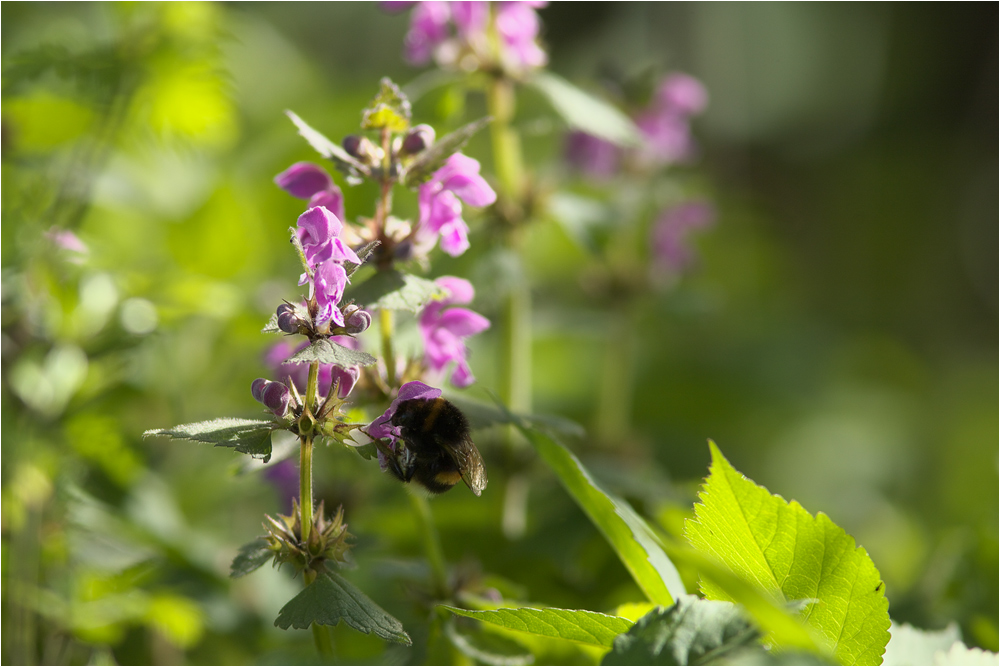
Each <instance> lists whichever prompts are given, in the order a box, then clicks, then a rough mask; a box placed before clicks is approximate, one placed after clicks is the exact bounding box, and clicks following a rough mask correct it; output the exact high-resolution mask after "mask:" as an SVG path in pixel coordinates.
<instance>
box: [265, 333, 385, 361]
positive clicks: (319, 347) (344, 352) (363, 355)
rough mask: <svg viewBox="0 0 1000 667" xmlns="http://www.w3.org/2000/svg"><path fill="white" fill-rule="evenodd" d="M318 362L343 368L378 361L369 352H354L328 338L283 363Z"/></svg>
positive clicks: (319, 340)
mask: <svg viewBox="0 0 1000 667" xmlns="http://www.w3.org/2000/svg"><path fill="white" fill-rule="evenodd" d="M314 361H318V362H319V363H321V364H337V365H338V366H341V367H343V368H347V367H348V366H371V365H372V364H374V363H375V362H376V361H377V359H375V357H373V356H372V355H370V354H368V353H367V352H362V351H361V350H352V349H351V348H349V347H344V346H343V345H340V344H339V343H334V342H333V341H332V340H329V339H328V338H320V339H318V340H315V341H313V342H312V343H311V344H310V345H309V347H306V348H304V349H302V350H299V351H298V352H296V353H295V354H293V355H292V356H291V357H289V358H288V359H286V360H285V361H283V362H282V363H285V364H308V363H312V362H314Z"/></svg>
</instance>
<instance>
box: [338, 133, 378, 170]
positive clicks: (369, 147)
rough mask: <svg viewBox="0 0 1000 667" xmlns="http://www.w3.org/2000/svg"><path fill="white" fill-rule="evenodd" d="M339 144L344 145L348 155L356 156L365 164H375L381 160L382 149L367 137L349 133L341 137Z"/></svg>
mask: <svg viewBox="0 0 1000 667" xmlns="http://www.w3.org/2000/svg"><path fill="white" fill-rule="evenodd" d="M340 145H341V146H343V147H344V150H345V151H347V153H348V155H350V156H351V157H356V158H357V159H359V160H361V161H362V162H364V163H365V164H368V165H377V164H379V163H380V162H381V161H382V156H383V152H382V149H381V148H379V147H378V146H376V145H375V144H373V143H372V141H371V140H370V139H369V138H368V137H364V136H361V135H358V134H349V135H347V136H346V137H344V138H343V140H342V141H341V142H340Z"/></svg>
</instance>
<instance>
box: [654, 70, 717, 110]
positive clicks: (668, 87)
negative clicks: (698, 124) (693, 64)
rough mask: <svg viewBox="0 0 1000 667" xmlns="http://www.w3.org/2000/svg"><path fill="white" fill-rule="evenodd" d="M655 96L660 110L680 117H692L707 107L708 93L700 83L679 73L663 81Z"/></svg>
mask: <svg viewBox="0 0 1000 667" xmlns="http://www.w3.org/2000/svg"><path fill="white" fill-rule="evenodd" d="M656 95H657V99H658V100H659V102H660V105H661V106H662V108H664V109H670V110H672V111H674V112H675V113H677V114H679V115H682V116H694V115H696V114H699V113H701V112H702V111H704V110H705V107H706V106H708V91H707V90H705V86H704V85H702V83H701V81H699V80H698V79H696V78H694V77H693V76H689V75H687V74H682V73H680V72H675V73H673V74H671V75H669V76H668V77H667V78H666V79H664V80H663V83H661V84H660V88H659V90H657V93H656Z"/></svg>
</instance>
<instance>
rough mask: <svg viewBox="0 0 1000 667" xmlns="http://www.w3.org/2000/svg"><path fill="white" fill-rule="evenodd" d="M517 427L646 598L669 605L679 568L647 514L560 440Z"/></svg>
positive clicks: (678, 584)
mask: <svg viewBox="0 0 1000 667" xmlns="http://www.w3.org/2000/svg"><path fill="white" fill-rule="evenodd" d="M518 428H520V430H521V432H522V433H523V434H524V436H525V437H526V438H527V439H528V441H529V442H530V443H531V444H532V445H533V446H534V448H535V450H536V451H537V452H538V453H539V455H540V456H541V457H542V458H543V459H544V460H545V462H546V463H547V464H548V465H549V467H550V468H552V470H553V471H554V472H555V473H556V475H557V476H558V477H559V481H560V482H562V485H563V487H564V488H565V489H566V490H567V491H568V492H569V494H570V495H571V496H573V499H574V500H575V501H576V503H577V505H579V506H580V508H581V509H583V511H584V512H585V513H586V514H587V516H588V517H590V520H591V521H593V522H594V525H595V526H597V529H598V530H600V531H601V533H602V534H603V535H604V538H605V539H606V540H607V541H608V542H609V543H610V544H611V547H612V548H613V549H614V550H615V552H616V553H617V554H618V558H619V559H620V560H621V562H622V564H624V565H625V568H626V569H627V570H628V571H629V574H631V575H632V578H633V579H634V580H635V583H637V584H638V585H639V588H640V589H641V590H642V592H643V593H644V594H645V595H646V597H647V598H648V599H649V601H650V602H654V603H656V604H661V605H664V606H667V605H671V604H673V602H674V597H675V596H678V595H683V594H684V593H685V590H684V583H683V582H682V581H681V577H680V575H679V574H678V573H677V569H676V568H675V567H674V564H673V563H671V562H670V559H669V558H667V555H666V554H665V553H664V552H663V549H662V548H661V547H660V545H659V543H658V541H657V538H656V536H655V535H654V533H653V531H652V530H651V529H650V527H649V525H647V524H646V522H645V520H643V518H642V517H640V516H639V515H638V514H636V512H635V510H633V509H632V507H631V506H630V505H629V504H628V503H627V502H625V500H623V499H621V498H618V497H617V496H615V495H613V494H611V493H608V492H606V491H604V490H603V489H602V488H601V486H600V485H599V484H598V483H597V481H596V480H595V479H594V478H593V477H591V475H590V473H589V472H588V471H587V469H586V468H584V467H583V464H582V463H580V460H579V459H577V458H576V456H574V455H573V454H572V453H571V452H570V451H569V450H568V449H566V447H565V446H564V445H563V444H562V443H560V442H558V441H557V440H555V439H554V438H553V437H551V436H548V435H545V434H543V433H541V432H540V431H538V430H534V429H528V428H525V427H524V426H523V425H522V424H519V425H518Z"/></svg>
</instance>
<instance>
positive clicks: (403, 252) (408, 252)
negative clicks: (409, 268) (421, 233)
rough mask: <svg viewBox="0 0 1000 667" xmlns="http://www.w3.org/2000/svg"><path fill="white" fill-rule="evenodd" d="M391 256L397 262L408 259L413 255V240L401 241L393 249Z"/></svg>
mask: <svg viewBox="0 0 1000 667" xmlns="http://www.w3.org/2000/svg"><path fill="white" fill-rule="evenodd" d="M392 254H393V257H395V258H396V260H397V261H399V262H406V261H409V259H410V258H411V257H413V242H412V241H402V242H400V244H399V245H397V246H396V249H395V250H393V253H392Z"/></svg>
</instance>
